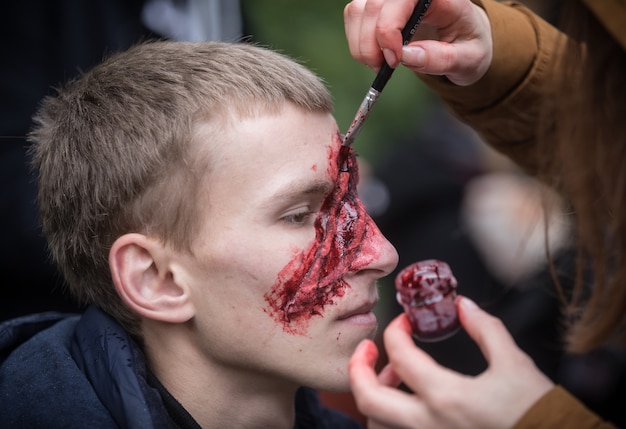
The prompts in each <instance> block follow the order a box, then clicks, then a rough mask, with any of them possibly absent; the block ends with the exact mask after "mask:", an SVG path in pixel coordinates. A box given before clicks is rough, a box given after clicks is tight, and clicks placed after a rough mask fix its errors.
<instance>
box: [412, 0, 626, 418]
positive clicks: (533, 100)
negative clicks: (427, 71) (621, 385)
mask: <svg viewBox="0 0 626 429" xmlns="http://www.w3.org/2000/svg"><path fill="white" fill-rule="evenodd" d="M473 1H474V2H475V3H477V4H479V5H480V6H482V7H483V8H484V9H485V10H486V12H487V14H488V15H489V19H490V22H491V25H492V33H493V41H494V60H493V64H492V66H491V67H490V69H489V70H488V72H487V74H486V75H485V76H484V77H483V78H482V79H481V80H480V81H479V82H477V83H475V84H474V85H471V86H469V87H459V86H456V85H453V84H451V83H450V82H449V81H447V80H446V79H444V78H440V77H435V76H420V77H421V78H422V80H423V81H424V82H425V83H426V84H427V85H428V86H429V87H430V88H432V89H433V90H434V91H435V92H437V93H438V94H439V95H440V96H441V98H442V99H443V100H444V101H445V102H446V103H447V104H448V106H449V107H450V108H451V109H452V110H453V111H454V112H455V113H456V114H457V116H459V117H460V118H461V119H462V120H463V121H464V122H466V123H468V124H469V125H471V126H472V127H473V128H474V129H475V130H476V131H478V132H479V133H480V134H481V136H482V137H483V138H484V139H485V140H486V141H487V142H489V144H490V145H492V146H493V147H494V148H495V149H497V150H499V151H500V152H502V153H504V154H506V155H508V156H509V157H510V158H511V159H513V160H514V161H515V162H516V163H518V164H519V165H521V166H522V167H524V168H526V169H527V170H528V171H530V172H532V171H533V170H534V165H535V160H534V159H533V158H532V156H531V154H532V153H534V151H532V150H529V149H530V148H531V147H532V145H533V144H534V142H535V140H536V135H535V134H536V133H535V131H536V130H537V121H538V115H539V104H540V103H538V102H537V100H540V99H541V98H542V97H546V95H547V94H550V90H551V88H555V87H557V86H558V85H556V84H555V83H556V82H558V79H559V78H560V76H559V75H558V73H556V72H553V71H552V70H554V69H555V68H554V67H551V64H553V63H552V62H553V61H558V59H559V52H560V50H561V49H562V48H563V46H564V41H565V38H564V37H560V36H562V35H561V33H559V31H558V30H556V29H555V28H554V27H552V26H550V25H549V24H548V23H546V22H545V21H543V20H542V19H540V18H539V17H537V16H536V15H534V14H533V13H532V12H530V11H529V10H528V9H527V8H525V7H523V6H521V5H519V4H515V3H514V2H502V3H497V2H495V1H493V0H482V1H480V0H473ZM585 3H587V4H588V6H589V7H590V9H592V11H593V13H595V14H596V16H598V18H599V19H600V20H601V22H603V23H604V24H605V26H606V28H607V30H609V32H610V33H611V34H612V35H613V36H614V37H615V38H616V40H618V41H619V42H620V43H621V44H622V46H623V47H624V49H626V25H623V23H624V22H626V3H625V1H624V0H606V1H605V0H603V1H597V0H595V3H594V0H589V1H585ZM620 23H621V24H620ZM530 428H533V429H547V428H577V429H591V428H593V429H609V428H614V426H613V425H611V424H609V423H606V422H604V421H602V420H601V419H600V418H599V417H598V416H597V415H595V414H594V413H592V412H591V411H590V410H589V409H588V408H586V407H585V406H584V405H583V404H582V403H581V402H580V401H578V400H577V399H576V398H575V397H574V396H572V395H571V394H570V393H568V392H567V391H566V390H564V389H563V388H561V387H558V386H557V387H555V388H554V389H552V390H551V391H550V392H549V393H547V394H546V395H545V396H544V397H542V398H541V399H540V400H539V401H537V403H535V405H534V406H533V407H531V409H530V410H528V411H527V413H526V414H525V415H524V416H523V417H522V418H521V419H520V421H519V422H518V423H517V424H516V426H515V428H514V429H530Z"/></svg>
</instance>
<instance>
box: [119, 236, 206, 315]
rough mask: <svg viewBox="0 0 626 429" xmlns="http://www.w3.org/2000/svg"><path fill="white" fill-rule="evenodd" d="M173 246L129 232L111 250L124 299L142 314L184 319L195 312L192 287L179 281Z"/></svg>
mask: <svg viewBox="0 0 626 429" xmlns="http://www.w3.org/2000/svg"><path fill="white" fill-rule="evenodd" d="M170 255H171V250H169V249H168V248H166V246H164V245H163V244H162V243H161V242H160V241H158V240H155V239H152V238H150V237H147V236H145V235H143V234H136V233H132V234H125V235H123V236H121V237H119V238H118V239H117V240H115V243H113V246H112V247H111V250H110V251H109V267H110V269H111V275H112V277H113V283H114V284H115V288H116V289H117V292H118V294H119V295H120V296H121V297H122V300H124V302H125V303H126V305H128V306H129V307H130V308H131V310H133V311H134V312H136V313H137V314H139V315H140V316H142V317H145V318H148V319H153V320H160V321H163V322H170V323H183V322H186V321H188V320H189V319H191V318H192V317H193V315H194V306H193V304H192V302H191V296H190V291H189V288H188V287H186V285H184V284H178V283H177V282H176V278H175V276H174V274H173V272H172V268H171V265H170Z"/></svg>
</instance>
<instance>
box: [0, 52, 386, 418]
mask: <svg viewBox="0 0 626 429" xmlns="http://www.w3.org/2000/svg"><path fill="white" fill-rule="evenodd" d="M331 111H332V105H331V100H330V97H329V94H328V92H327V90H326V89H325V87H324V86H323V84H322V83H321V82H320V80H319V79H318V78H317V77H316V76H315V75H313V74H312V73H311V72H309V71H308V70H306V69H305V68H303V67H302V66H300V65H299V64H297V63H295V62H294V61H292V60H290V59H288V58H285V57H284V56H282V55H279V54H277V53H275V52H272V51H269V50H266V49H263V48H260V47H255V46H251V45H247V44H226V43H216V42H203V43H197V44H194V43H181V42H178V43H177V42H152V43H147V44H142V45H139V46H136V47H134V48H132V49H130V50H129V51H127V52H125V53H121V54H117V55H115V56H113V57H111V58H109V59H108V60H106V61H105V62H104V63H102V64H101V65H100V66H97V67H95V68H94V69H93V70H92V71H90V72H88V73H87V74H85V75H84V76H82V77H81V78H80V79H78V80H76V81H74V82H72V83H70V84H69V85H68V86H67V87H65V88H64V89H62V90H61V91H60V93H59V95H58V96H57V97H54V98H49V99H47V100H46V101H45V102H44V104H43V106H42V108H41V109H40V112H39V113H38V115H37V116H36V127H35V129H34V130H33V132H32V134H31V136H30V137H31V140H32V142H33V149H32V156H33V164H34V166H35V167H36V168H37V170H38V172H39V207H40V214H41V219H42V224H43V229H44V232H45V234H46V237H47V239H48V241H49V244H50V249H51V253H52V256H53V257H54V259H55V260H56V262H57V263H58V264H59V266H60V267H61V269H62V271H63V273H64V275H65V277H66V278H67V281H68V283H69V285H70V288H71V292H72V293H73V294H74V295H75V296H76V297H77V298H78V299H80V300H81V301H84V302H87V303H90V304H92V305H91V307H89V309H88V310H87V311H86V313H85V314H83V315H82V317H76V316H74V317H61V316H59V315H55V314H52V315H50V314H48V315H34V316H31V317H29V318H26V319H22V320H15V321H11V322H9V323H8V324H6V325H4V326H3V327H2V333H1V335H0V347H1V349H2V359H3V361H4V362H3V363H2V367H1V368H0V403H1V404H2V405H0V421H2V422H3V424H7V425H8V426H9V427H29V428H31V427H46V428H55V427H64V428H68V427H77V428H78V427H80V428H85V427H90V428H96V427H107V428H110V427H140V428H151V427H155V428H156V427H198V426H201V427H203V428H224V427H233V428H236V427H258V428H270V427H271V428H293V427H299V428H305V427H306V428H308V427H311V428H313V427H315V428H326V427H327V428H341V427H355V425H356V424H355V423H354V422H352V421H350V420H349V419H348V418H347V417H345V416H342V415H340V414H339V413H336V412H333V411H330V410H327V409H324V408H323V407H322V406H321V405H320V403H319V401H318V400H317V398H316V396H315V394H314V393H313V392H312V391H311V390H310V389H309V388H323V389H327V390H347V389H348V388H349V380H348V371H347V364H348V360H349V358H350V356H351V354H352V352H353V351H354V349H355V347H356V345H357V344H358V343H359V342H360V341H361V340H362V339H364V338H366V337H371V336H372V335H373V334H374V332H375V329H376V318H375V316H374V314H373V313H372V308H373V307H374V305H375V304H376V301H377V291H376V280H377V279H379V278H380V277H382V276H384V275H386V274H388V273H390V272H391V270H392V269H393V268H394V267H395V265H396V263H397V254H396V251H395V249H394V248H393V246H391V244H390V243H389V242H388V241H387V240H386V239H385V238H384V237H383V236H382V235H381V233H380V231H379V230H378V229H377V227H376V226H375V225H374V224H373V222H372V220H371V219H370V218H369V217H368V216H367V214H366V213H365V210H364V207H363V204H362V203H361V201H360V200H359V199H358V196H357V195H356V191H355V187H356V186H355V185H356V180H357V171H356V161H355V158H354V154H353V153H349V154H346V153H345V152H344V151H342V150H340V149H341V137H340V134H339V131H338V129H337V125H336V123H335V121H334V119H333V117H332V114H331ZM346 156H347V162H348V166H349V168H348V171H347V172H346V171H342V169H341V168H340V164H341V165H343V163H344V162H345V161H346V158H345V157H346ZM303 386H306V387H307V388H304V387H303ZM357 426H358V425H357Z"/></svg>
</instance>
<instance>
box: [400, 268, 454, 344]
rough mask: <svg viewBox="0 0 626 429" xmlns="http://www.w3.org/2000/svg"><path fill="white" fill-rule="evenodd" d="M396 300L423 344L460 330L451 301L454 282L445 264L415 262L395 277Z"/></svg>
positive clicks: (414, 334) (416, 336)
mask: <svg viewBox="0 0 626 429" xmlns="http://www.w3.org/2000/svg"><path fill="white" fill-rule="evenodd" d="M395 283H396V290H397V294H396V299H397V300H398V303H399V304H400V305H402V307H403V308H404V312H405V313H406V315H407V316H408V318H409V321H410V322H411V327H412V328H413V336H414V337H415V338H416V339H418V340H420V341H424V342H433V341H440V340H444V339H446V338H448V337H451V336H452V335H454V334H455V333H456V332H457V331H458V330H459V328H460V327H461V325H460V322H459V318H458V315H457V311H456V305H455V303H454V300H455V298H456V288H457V281H456V279H455V278H454V276H453V275H452V271H451V270H450V267H449V266H448V264H446V263H445V262H441V261H437V260H434V259H431V260H427V261H422V262H416V263H414V264H411V265H409V266H407V267H406V268H404V269H403V270H402V271H400V272H399V273H398V275H397V276H396V280H395Z"/></svg>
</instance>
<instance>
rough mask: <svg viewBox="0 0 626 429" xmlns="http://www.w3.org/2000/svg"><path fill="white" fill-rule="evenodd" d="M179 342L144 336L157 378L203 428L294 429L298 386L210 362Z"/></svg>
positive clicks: (169, 336) (170, 337)
mask: <svg viewBox="0 0 626 429" xmlns="http://www.w3.org/2000/svg"><path fill="white" fill-rule="evenodd" d="M164 338H166V339H165V340H164ZM183 338H184V337H183ZM183 338H181V337H180V336H177V335H175V334H174V335H163V334H161V335H159V336H158V338H157V339H156V340H153V339H152V338H151V337H150V336H149V335H148V336H146V342H145V353H146V358H147V360H148V365H149V367H150V369H151V370H152V372H153V373H154V375H155V376H156V378H157V379H158V380H159V381H160V382H161V384H162V385H163V386H164V387H165V388H166V389H167V391H168V392H169V393H170V394H171V395H172V396H173V397H174V398H175V399H176V400H177V401H178V402H179V403H180V404H181V405H182V406H183V407H184V409H185V410H186V411H187V412H188V413H189V414H190V415H191V416H192V417H193V419H194V420H195V421H196V422H197V423H198V424H199V425H200V426H201V427H202V428H205V429H207V428H224V427H246V428H255V427H258V428H266V427H271V428H285V429H291V428H293V426H294V421H295V408H294V397H295V392H296V390H297V386H296V385H292V384H288V383H282V382H277V381H276V380H275V379H273V377H270V376H268V375H261V374H259V373H256V372H252V371H246V370H245V369H244V368H235V367H232V366H227V365H222V364H220V363H217V362H212V361H210V360H209V359H208V358H207V357H205V356H204V355H202V353H201V352H200V351H199V350H198V349H197V348H195V347H192V346H191V344H190V343H189V342H187V341H185V340H184V339H183ZM176 339H179V340H178V341H177V340H176ZM156 351H158V353H157V352H156Z"/></svg>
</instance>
